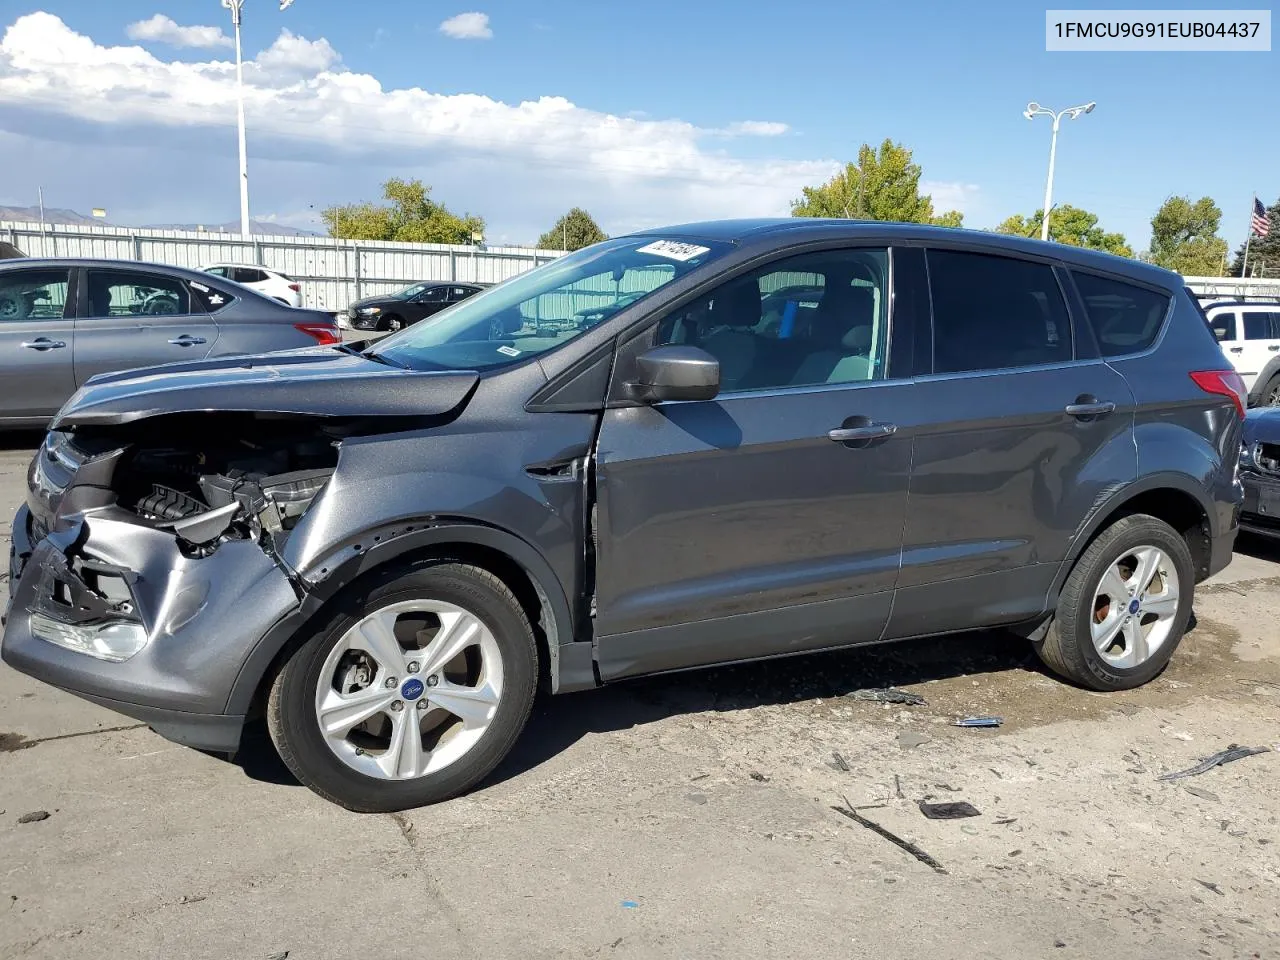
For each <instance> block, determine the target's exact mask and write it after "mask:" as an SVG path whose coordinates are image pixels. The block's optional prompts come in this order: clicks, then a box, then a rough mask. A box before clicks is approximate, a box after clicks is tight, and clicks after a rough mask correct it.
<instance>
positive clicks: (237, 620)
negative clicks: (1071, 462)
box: [4, 414, 358, 752]
mask: <svg viewBox="0 0 1280 960" xmlns="http://www.w3.org/2000/svg"><path fill="white" fill-rule="evenodd" d="M353 431H358V427H357V426H355V425H353V424H350V423H342V422H337V421H326V420H320V419H313V420H310V421H306V420H302V419H300V418H282V419H270V418H266V419H264V418H259V417H251V416H238V415H230V414H222V415H207V416H203V417H200V416H192V417H180V418H170V419H169V421H168V422H164V421H163V420H162V421H155V422H147V423H145V424H143V423H139V424H135V425H130V426H127V427H121V426H116V427H112V428H110V429H107V428H94V429H85V430H77V431H74V432H65V431H54V432H52V433H50V435H49V437H48V438H47V439H46V442H45V444H44V446H43V447H42V448H41V449H40V451H39V452H38V453H37V455H36V458H35V461H33V464H32V468H31V474H30V481H31V483H30V494H29V497H28V503H27V505H26V506H25V507H24V508H23V509H22V511H21V512H20V514H19V517H18V519H17V522H16V523H15V527H14V539H13V547H12V551H13V552H12V555H11V559H10V569H11V574H12V584H11V591H12V595H11V597H10V616H9V618H8V620H9V622H8V624H7V627H6V631H5V638H4V659H5V661H6V662H8V663H10V664H11V665H12V666H14V667H16V668H17V669H19V670H22V671H23V672H26V673H30V674H32V675H34V676H36V677H38V678H39V679H42V680H45V681H47V682H50V683H53V684H54V685H56V686H60V687H63V688H64V689H67V690H70V691H72V692H74V693H77V694H80V695H82V696H85V697H87V698H88V699H91V700H95V701H97V702H100V703H103V704H104V705H106V706H109V707H111V708H113V709H115V710H118V711H119V712H121V713H124V714H126V715H131V716H135V717H139V718H140V719H143V720H145V721H146V722H148V723H151V724H152V725H153V726H154V727H156V729H157V730H159V731H160V732H162V733H164V734H165V735H166V736H169V737H171V738H172V739H175V740H178V741H179V742H183V743H188V744H190V745H193V746H198V747H203V748H205V749H213V750H221V751H227V752H231V751H234V750H235V748H236V743H237V742H238V739H239V731H240V727H241V726H242V724H243V720H244V718H243V716H239V717H236V716H232V717H228V716H225V715H224V711H225V709H226V707H227V705H228V694H229V691H230V690H232V688H233V687H234V685H235V683H236V680H237V677H238V674H239V672H240V670H241V669H242V667H243V665H244V663H245V661H246V660H247V659H248V658H249V656H250V654H251V652H252V650H253V647H254V646H255V645H256V644H257V643H258V641H259V640H260V639H261V638H262V637H263V636H264V635H265V634H267V633H268V631H270V630H271V629H272V627H273V626H275V625H276V624H277V623H278V622H280V621H281V619H282V618H284V617H286V616H288V615H289V614H290V613H291V612H293V611H295V610H297V608H298V607H299V604H300V602H301V600H302V598H303V590H302V587H301V585H300V584H299V583H298V582H297V581H296V579H295V577H294V575H293V573H292V571H291V570H290V569H289V567H288V565H287V564H286V563H285V562H284V560H283V559H282V552H283V548H284V544H285V543H286V542H287V540H288V538H289V536H290V533H291V532H292V530H293V528H294V526H295V525H296V524H297V522H298V520H299V519H300V518H301V517H302V515H303V514H304V513H305V512H306V510H307V508H308V507H309V506H310V504H311V503H312V501H313V500H314V499H315V498H316V497H317V496H318V495H319V494H320V493H321V492H322V491H323V489H324V487H325V485H326V483H327V482H328V480H329V478H330V476H331V475H332V474H333V472H334V469H335V467H336V464H337V459H338V448H339V445H340V444H341V442H342V440H343V439H344V437H345V436H348V435H350V434H351V433H352V432H353ZM183 438H185V439H186V442H179V441H180V440H181V439H183Z"/></svg>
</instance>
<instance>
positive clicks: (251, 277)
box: [235, 267, 267, 283]
mask: <svg viewBox="0 0 1280 960" xmlns="http://www.w3.org/2000/svg"><path fill="white" fill-rule="evenodd" d="M266 279H267V275H266V274H265V273H263V272H262V271H261V270H258V269H256V268H254V267H236V275H235V281H236V283H262V282H263V281H264V280H266Z"/></svg>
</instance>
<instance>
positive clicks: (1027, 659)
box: [480, 630, 1046, 789]
mask: <svg viewBox="0 0 1280 960" xmlns="http://www.w3.org/2000/svg"><path fill="white" fill-rule="evenodd" d="M1005 671H1025V672H1031V673H1045V672H1046V671H1045V670H1044V668H1043V667H1042V666H1041V664H1040V661H1039V659H1038V658H1037V657H1036V655H1035V653H1034V651H1033V650H1032V649H1031V644H1030V643H1028V641H1027V640H1025V639H1023V638H1021V637H1018V636H1016V635H1014V634H1013V633H1010V632H1008V631H1003V630H989V631H983V632H974V633H962V634H952V635H950V636H945V637H933V638H928V639H924V640H907V641H901V642H896V643H888V644H880V645H875V646H866V647H861V648H858V649H850V650H840V651H835V652H831V653H815V654H805V655H802V656H796V657H786V658H780V659H775V660H766V661H760V662H756V663H746V664H739V665H735V666H729V667H718V668H712V669H708V670H694V671H689V672H685V673H676V674H667V675H665V676H657V677H649V678H644V679H639V680H631V681H627V682H624V683H619V684H617V685H614V686H610V687H606V688H604V689H600V690H592V691H588V692H585V693H575V694H570V695H567V696H563V697H550V696H544V697H540V698H539V700H538V702H537V703H536V704H535V705H534V708H533V715H532V716H531V717H530V719H529V724H528V726H527V727H526V728H525V732H524V733H523V734H522V735H521V737H520V739H519V740H518V741H517V742H516V745H515V747H514V748H513V749H512V751H511V753H510V754H508V755H507V758H506V759H505V760H504V761H503V762H502V763H501V764H499V766H498V768H497V769H496V770H495V771H494V772H493V774H491V775H490V776H489V777H488V778H487V779H486V781H485V782H484V783H483V784H482V785H481V787H480V788H481V789H483V788H484V787H488V786H493V785H495V784H498V783H501V782H503V781H504V780H507V779H510V778H512V777H516V776H519V775H521V774H523V773H525V772H526V771H528V770H531V769H533V768H534V767H537V766H539V765H540V764H542V763H544V762H546V761H547V760H550V759H551V758H552V757H554V756H556V755H557V754H559V753H561V752H562V751H564V750H566V749H568V748H569V747H570V746H572V745H573V744H574V743H576V742H577V741H578V740H580V739H582V738H583V737H584V736H586V735H588V734H591V733H608V732H612V731H617V730H626V729H629V728H632V727H639V726H643V725H645V724H648V723H653V722H656V721H658V720H661V719H663V718H665V717H670V716H673V715H678V714H684V713H701V712H704V711H708V710H746V709H751V708H753V707H759V706H764V705H776V704H792V703H800V702H804V701H816V700H830V699H833V698H837V697H842V696H845V695H846V694H849V693H852V692H854V691H856V690H866V689H877V688H883V687H903V686H910V685H912V684H918V683H925V682H927V681H930V680H943V679H949V678H954V677H963V676H969V675H974V674H987V673H999V672H1005Z"/></svg>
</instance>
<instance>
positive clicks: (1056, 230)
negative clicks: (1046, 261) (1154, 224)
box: [995, 203, 1133, 257]
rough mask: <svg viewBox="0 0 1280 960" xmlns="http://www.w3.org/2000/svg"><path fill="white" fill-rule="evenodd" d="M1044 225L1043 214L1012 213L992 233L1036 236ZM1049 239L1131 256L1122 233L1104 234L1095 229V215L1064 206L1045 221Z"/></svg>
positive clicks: (1055, 210) (1097, 227) (1100, 229)
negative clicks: (1026, 215)
mask: <svg viewBox="0 0 1280 960" xmlns="http://www.w3.org/2000/svg"><path fill="white" fill-rule="evenodd" d="M1042 223H1044V211H1043V210H1037V211H1036V212H1035V213H1033V214H1032V215H1031V216H1029V217H1024V216H1022V214H1014V215H1013V216H1011V217H1009V218H1008V219H1006V220H1005V221H1004V222H1003V223H1001V224H1000V225H999V226H998V227H996V230H995V232H996V233H1009V234H1013V235H1014V236H1018V237H1039V236H1040V226H1041V224H1042ZM1049 239H1050V240H1052V241H1053V242H1054V243H1065V244H1067V245H1068V246H1072V247H1087V248H1088V249H1090V250H1102V251H1104V252H1105V253H1114V254H1115V255H1116V256H1118V257H1132V256H1133V250H1132V248H1130V246H1129V244H1128V243H1126V242H1125V239H1124V234H1120V233H1107V232H1106V231H1105V230H1103V229H1102V228H1101V227H1100V226H1098V215H1097V214H1096V213H1090V212H1089V211H1088V210H1081V209H1080V208H1079V207H1073V206H1071V205H1070V204H1067V203H1064V204H1063V205H1062V206H1060V207H1057V206H1056V207H1054V208H1053V215H1052V216H1051V217H1050V218H1049Z"/></svg>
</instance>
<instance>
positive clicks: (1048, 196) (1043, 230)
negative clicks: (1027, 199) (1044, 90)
mask: <svg viewBox="0 0 1280 960" xmlns="http://www.w3.org/2000/svg"><path fill="white" fill-rule="evenodd" d="M1096 106H1097V103H1095V102H1094V101H1092V100H1090V101H1089V102H1088V103H1085V104H1081V105H1080V106H1078V107H1067V108H1066V109H1065V110H1058V111H1057V112H1055V111H1053V110H1049V109H1048V108H1046V107H1042V106H1040V104H1038V103H1036V102H1035V101H1034V100H1032V101H1031V102H1030V103H1029V104H1027V109H1026V110H1024V111H1022V115H1023V116H1024V117H1026V118H1027V119H1028V120H1034V119H1035V118H1036V117H1039V116H1046V117H1052V118H1053V136H1052V138H1051V139H1050V140H1049V178H1048V179H1047V180H1046V181H1045V184H1044V216H1043V217H1042V218H1041V220H1040V239H1041V240H1048V239H1049V210H1050V207H1051V206H1052V204H1053V167H1054V163H1055V161H1056V160H1057V157H1058V128H1059V127H1060V126H1061V124H1062V118H1063V117H1067V118H1068V119H1069V120H1075V119H1076V118H1077V117H1080V116H1083V115H1084V114H1086V113H1093V108H1094V107H1096Z"/></svg>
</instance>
